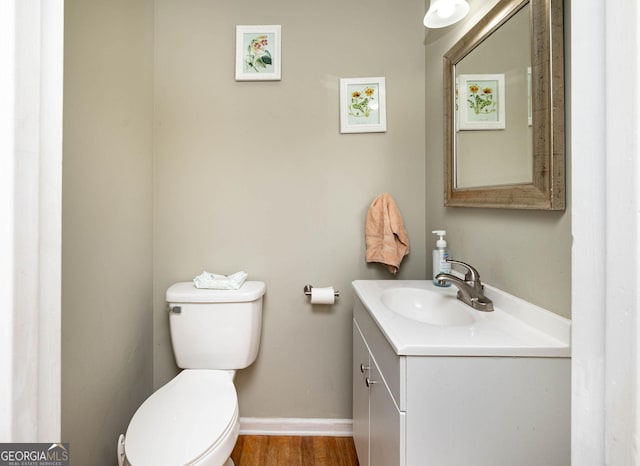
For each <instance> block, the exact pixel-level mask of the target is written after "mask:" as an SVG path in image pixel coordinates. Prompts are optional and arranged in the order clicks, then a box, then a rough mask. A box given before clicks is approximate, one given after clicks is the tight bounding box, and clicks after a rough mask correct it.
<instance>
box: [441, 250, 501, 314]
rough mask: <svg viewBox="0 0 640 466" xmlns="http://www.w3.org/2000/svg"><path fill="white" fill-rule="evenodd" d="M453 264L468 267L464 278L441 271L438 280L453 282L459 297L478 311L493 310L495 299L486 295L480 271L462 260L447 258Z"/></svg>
mask: <svg viewBox="0 0 640 466" xmlns="http://www.w3.org/2000/svg"><path fill="white" fill-rule="evenodd" d="M447 262H450V263H452V264H458V265H462V266H463V267H466V268H467V273H466V274H465V276H464V280H463V279H460V278H458V277H456V276H455V275H451V274H448V273H439V274H438V275H436V280H438V282H440V283H447V282H449V283H453V284H454V285H455V286H456V287H457V288H458V299H459V300H460V301H462V302H463V303H465V304H468V305H469V306H471V307H472V308H474V309H475V310H477V311H485V312H488V311H493V301H491V300H490V299H489V298H487V297H486V296H485V295H484V285H483V284H482V282H481V281H480V274H479V273H478V271H477V270H476V269H475V268H473V267H472V266H470V265H469V264H466V263H464V262H461V261H456V260H453V259H447Z"/></svg>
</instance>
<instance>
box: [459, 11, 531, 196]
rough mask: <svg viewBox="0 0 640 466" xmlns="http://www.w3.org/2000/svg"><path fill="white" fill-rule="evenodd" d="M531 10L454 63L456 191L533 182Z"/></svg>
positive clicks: (519, 14) (518, 13)
mask: <svg viewBox="0 0 640 466" xmlns="http://www.w3.org/2000/svg"><path fill="white" fill-rule="evenodd" d="M529 15H530V6H529V4H527V5H525V7H523V8H521V9H520V11H518V12H517V13H516V14H514V15H513V16H512V17H511V18H509V20H508V21H506V22H505V23H504V24H503V25H502V26H501V27H500V28H499V29H497V30H496V31H495V32H494V33H493V34H491V35H490V36H489V37H487V38H486V39H485V40H484V41H483V42H482V43H480V45H478V46H477V47H476V48H475V49H473V50H472V51H471V53H469V54H468V55H467V56H465V57H464V58H463V59H462V60H460V62H458V63H457V64H456V65H455V77H456V88H457V102H456V104H455V105H456V107H457V109H456V110H457V111H456V117H457V127H456V136H455V168H456V170H455V173H454V177H455V180H454V184H455V187H456V188H472V187H479V186H500V185H505V184H517V183H531V181H532V179H533V178H532V168H533V164H532V152H533V145H532V127H531V123H532V121H531V87H530V83H531V27H530V17H529Z"/></svg>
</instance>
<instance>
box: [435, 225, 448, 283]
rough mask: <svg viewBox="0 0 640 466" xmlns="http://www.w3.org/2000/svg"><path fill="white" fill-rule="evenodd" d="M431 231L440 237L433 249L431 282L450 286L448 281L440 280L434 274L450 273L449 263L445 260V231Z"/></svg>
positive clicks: (446, 252) (446, 257) (446, 254)
mask: <svg viewBox="0 0 640 466" xmlns="http://www.w3.org/2000/svg"><path fill="white" fill-rule="evenodd" d="M431 233H433V234H434V235H438V236H439V237H440V238H439V239H438V241H436V248H435V249H434V250H433V284H434V285H436V286H451V283H449V282H440V281H438V280H437V279H436V275H438V274H439V273H451V264H450V263H449V262H447V259H449V252H448V251H447V242H446V241H445V239H444V237H445V235H446V234H447V232H446V231H445V230H434V231H432V232H431Z"/></svg>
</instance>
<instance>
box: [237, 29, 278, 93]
mask: <svg viewBox="0 0 640 466" xmlns="http://www.w3.org/2000/svg"><path fill="white" fill-rule="evenodd" d="M281 50H282V49H281V26H280V25H253V26H248V25H237V26H236V81H280V80H281V68H282V53H281Z"/></svg>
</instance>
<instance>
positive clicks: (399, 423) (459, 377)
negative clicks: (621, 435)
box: [353, 280, 571, 466]
mask: <svg viewBox="0 0 640 466" xmlns="http://www.w3.org/2000/svg"><path fill="white" fill-rule="evenodd" d="M353 288H354V290H355V292H356V295H357V298H358V299H356V300H355V303H354V308H353V437H354V442H355V445H356V450H357V453H358V459H359V461H360V464H361V465H362V466H378V465H379V466H396V465H397V466H462V465H465V466H466V465H469V466H514V465H518V466H540V465H545V466H567V465H569V464H570V463H571V460H570V430H571V429H570V415H571V361H570V331H571V323H570V321H569V320H568V319H565V318H563V317H561V316H558V315H556V314H553V313H551V312H549V311H547V310H544V309H542V308H539V307H537V306H535V305H533V304H531V303H528V302H525V301H523V300H521V299H519V298H517V297H515V296H512V295H509V294H508V293H505V292H503V291H501V290H498V289H495V288H493V287H491V286H489V285H486V286H485V293H486V295H487V296H488V297H489V298H491V300H492V301H493V303H494V305H495V311H493V312H480V311H476V310H474V309H471V307H469V306H467V305H466V304H463V303H462V302H460V301H459V300H457V299H456V289H455V287H447V288H441V287H436V286H434V285H433V284H432V282H431V281H426V280H356V281H354V282H353Z"/></svg>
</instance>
